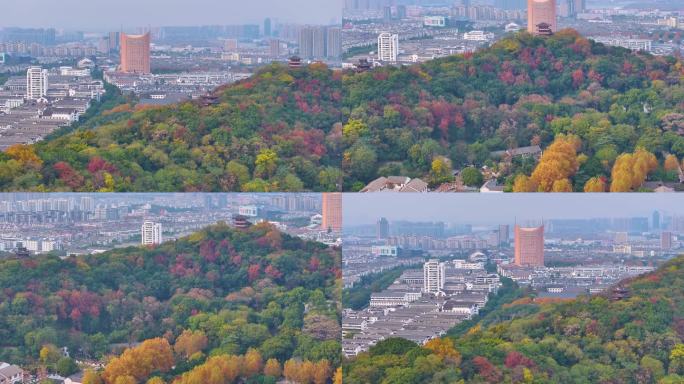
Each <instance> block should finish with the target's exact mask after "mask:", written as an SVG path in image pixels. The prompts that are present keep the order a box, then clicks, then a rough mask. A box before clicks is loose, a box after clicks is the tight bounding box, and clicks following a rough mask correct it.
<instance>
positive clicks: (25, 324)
mask: <svg viewBox="0 0 684 384" xmlns="http://www.w3.org/2000/svg"><path fill="white" fill-rule="evenodd" d="M339 268H340V254H339V251H337V250H334V249H329V248H327V247H326V246H324V245H322V244H319V243H314V242H307V241H303V240H301V239H298V238H295V237H291V236H289V235H286V234H283V233H281V232H279V231H277V230H276V229H275V228H274V227H272V226H271V225H268V224H260V225H256V226H253V227H251V228H249V229H246V230H237V229H231V228H230V227H228V226H227V225H225V224H218V225H216V226H212V227H209V228H208V229H206V230H203V231H201V232H197V233H195V234H193V235H191V236H189V237H186V238H183V239H180V240H177V241H173V242H168V243H165V244H162V245H160V246H157V247H150V248H126V249H119V250H113V251H109V252H106V253H104V254H100V255H87V256H79V257H68V258H66V259H63V260H62V259H59V258H57V257H51V256H47V257H45V256H44V257H38V258H31V259H15V260H4V261H1V262H0V286H2V287H3V290H2V291H1V292H0V360H3V361H12V362H16V363H21V362H25V363H34V362H37V361H38V360H39V359H40V360H41V362H42V363H46V364H47V363H49V362H50V361H51V360H53V359H50V358H49V356H50V355H51V351H52V350H55V348H54V347H55V346H57V347H64V346H66V347H68V348H69V350H70V351H72V354H75V355H76V356H78V357H90V358H101V357H102V356H104V355H105V354H106V353H109V351H110V350H111V349H112V347H115V346H116V344H122V345H128V343H132V342H138V341H142V340H148V342H146V343H147V344H145V345H147V346H148V347H149V348H151V350H154V351H157V352H154V354H155V355H157V356H162V355H163V354H162V352H159V351H167V350H169V348H170V347H169V346H170V345H173V355H172V356H171V357H169V359H170V360H171V362H170V363H169V362H164V361H165V360H163V359H161V358H160V357H157V358H156V359H153V360H154V361H147V360H145V359H143V358H141V357H140V356H147V353H146V352H145V349H144V348H147V347H144V346H141V347H139V348H143V347H144V348H143V350H142V351H136V350H133V351H131V350H129V351H130V352H127V354H126V353H125V354H124V355H122V356H121V357H120V358H119V360H115V361H113V362H110V365H108V366H107V369H106V370H105V372H104V373H103V378H105V382H107V383H110V382H111V383H113V382H115V381H116V377H118V376H127V375H129V374H130V372H136V374H135V375H133V376H135V379H136V381H135V382H136V383H137V382H144V381H142V378H147V377H148V376H149V375H150V374H151V373H153V372H158V371H161V373H163V378H164V379H169V378H172V377H175V376H178V375H180V374H182V373H183V372H185V371H187V370H189V369H191V368H193V367H194V366H196V365H198V364H202V363H204V360H205V359H206V356H207V355H211V356H223V355H225V356H228V357H229V358H231V359H232V358H235V359H238V358H246V357H247V356H251V357H250V358H252V359H255V360H261V359H263V361H264V363H266V362H267V361H269V360H273V361H272V362H271V366H273V365H275V364H276V363H278V364H279V365H283V364H284V363H285V362H287V361H288V360H290V359H295V360H293V361H295V362H305V361H309V362H311V364H317V363H320V364H321V367H319V368H320V369H321V370H324V371H326V372H328V373H331V372H332V371H333V370H334V368H335V367H337V366H338V365H339V362H340V343H339V338H340V334H341V329H340V318H339V316H340V315H339V310H340V308H339V302H340V297H339V296H340V291H339V289H338V287H339V284H338V283H337V280H338V279H339V276H340V269H339ZM155 338H158V339H155ZM155 340H156V341H155ZM257 354H258V356H257ZM44 356H45V358H43V357H44ZM257 357H258V359H257ZM58 358H59V355H58V356H56V357H55V358H54V360H56V359H58ZM324 360H325V362H322V361H324ZM131 362H133V365H131ZM148 363H149V364H148ZM162 363H163V364H162ZM207 363H209V361H207ZM112 364H113V365H112ZM145 364H148V365H145ZM155 364H156V365H155ZM159 364H162V365H159ZM174 364H175V368H174V370H171V366H173V365H174ZM62 365H64V367H63V368H64V369H67V368H68V367H67V366H66V363H63V364H62ZM162 368H163V369H162ZM272 368H273V367H272ZM122 372H123V373H122ZM126 372H128V373H126ZM259 372H261V371H259ZM248 373H249V375H256V374H257V373H255V371H249V372H248ZM259 374H261V373H259ZM126 380H128V379H126ZM116 382H117V383H118V381H116ZM125 382H128V381H125Z"/></svg>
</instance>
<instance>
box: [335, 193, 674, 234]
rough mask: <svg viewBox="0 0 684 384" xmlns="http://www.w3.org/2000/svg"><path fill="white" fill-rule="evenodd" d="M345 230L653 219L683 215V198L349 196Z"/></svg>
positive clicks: (647, 195)
mask: <svg viewBox="0 0 684 384" xmlns="http://www.w3.org/2000/svg"><path fill="white" fill-rule="evenodd" d="M342 210H343V216H342V217H343V223H344V226H350V227H351V226H357V225H364V224H373V223H375V222H376V220H378V219H379V218H380V217H385V218H387V219H388V220H390V221H393V220H409V221H444V222H446V223H457V224H472V225H494V224H507V223H513V221H515V220H517V221H518V222H521V223H525V222H526V221H541V220H542V219H544V220H548V219H585V218H611V217H634V216H641V217H651V214H652V213H653V211H654V210H659V211H661V212H666V213H669V214H677V215H684V194H679V193H677V194H674V193H672V194H670V193H662V194H654V193H644V194H640V193H630V194H588V193H587V194H585V193H576V194H508V193H507V194H479V193H473V194H458V193H456V194H446V193H445V194H440V193H434V194H420V193H416V194H413V193H405V194H404V193H397V194H393V193H357V194H344V197H343V200H342Z"/></svg>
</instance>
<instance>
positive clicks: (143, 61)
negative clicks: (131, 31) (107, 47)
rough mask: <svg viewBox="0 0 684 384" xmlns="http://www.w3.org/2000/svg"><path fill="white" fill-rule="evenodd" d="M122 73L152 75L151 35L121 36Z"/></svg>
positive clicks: (123, 34)
mask: <svg viewBox="0 0 684 384" xmlns="http://www.w3.org/2000/svg"><path fill="white" fill-rule="evenodd" d="M121 71H122V72H129V73H150V33H149V32H148V33H146V34H144V35H127V34H125V33H122V34H121Z"/></svg>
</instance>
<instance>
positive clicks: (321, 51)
mask: <svg viewBox="0 0 684 384" xmlns="http://www.w3.org/2000/svg"><path fill="white" fill-rule="evenodd" d="M312 34H313V35H312V38H311V42H312V44H313V45H312V51H311V56H310V57H311V58H314V59H322V58H324V57H326V54H325V53H326V49H325V46H326V44H327V39H326V37H327V28H326V27H322V26H317V27H313V29H312Z"/></svg>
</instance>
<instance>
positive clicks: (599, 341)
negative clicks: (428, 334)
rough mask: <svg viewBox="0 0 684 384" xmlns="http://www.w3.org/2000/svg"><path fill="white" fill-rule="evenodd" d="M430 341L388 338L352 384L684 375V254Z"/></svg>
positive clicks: (358, 364) (511, 308)
mask: <svg viewBox="0 0 684 384" xmlns="http://www.w3.org/2000/svg"><path fill="white" fill-rule="evenodd" d="M494 317H496V318H497V319H498V320H496V321H491V320H492V319H487V321H485V322H484V323H480V324H478V325H476V326H474V327H472V328H471V329H470V330H468V331H467V332H465V334H463V335H460V336H456V337H453V338H449V337H447V338H444V339H438V340H436V341H431V342H430V343H428V345H426V346H425V347H424V348H421V347H419V346H417V345H416V344H414V343H411V342H409V341H406V340H402V339H388V340H385V341H382V342H380V343H378V344H377V345H376V346H375V347H373V348H371V350H370V351H369V353H365V354H362V355H360V356H359V357H357V358H356V359H354V360H351V361H349V362H347V363H345V365H344V367H343V369H344V382H345V383H458V382H465V383H563V384H570V383H578V384H579V383H616V384H617V383H621V384H624V383H682V382H684V256H682V257H679V258H677V259H674V260H672V261H670V262H668V263H666V264H665V265H663V266H662V267H661V268H659V269H658V270H657V271H655V272H653V273H650V274H647V275H644V276H641V277H637V278H633V279H630V280H626V281H624V282H622V283H621V284H619V285H618V286H616V287H614V288H613V289H610V290H608V291H606V292H605V293H604V294H601V295H595V296H591V297H580V298H578V299H576V300H570V301H562V302H549V301H548V300H530V299H521V300H518V301H515V302H513V303H511V304H508V305H504V306H503V308H501V309H500V310H498V311H496V314H495V316H494Z"/></svg>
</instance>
